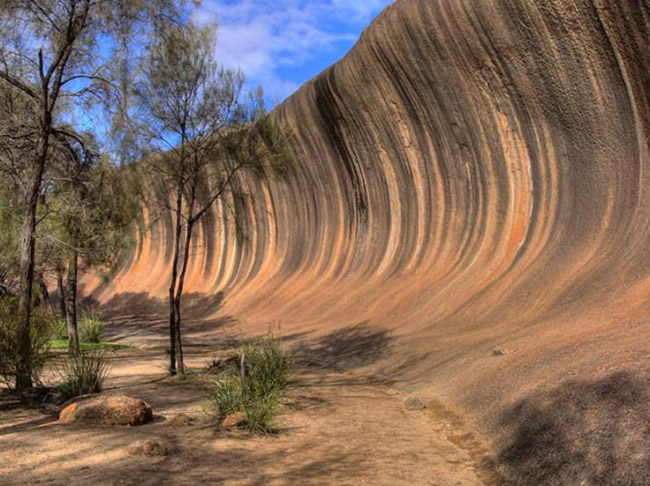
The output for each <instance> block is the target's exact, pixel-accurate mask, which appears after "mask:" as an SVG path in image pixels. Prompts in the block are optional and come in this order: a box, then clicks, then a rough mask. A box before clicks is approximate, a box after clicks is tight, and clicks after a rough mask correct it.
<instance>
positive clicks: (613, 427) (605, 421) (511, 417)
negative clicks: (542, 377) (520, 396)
mask: <svg viewBox="0 0 650 486" xmlns="http://www.w3.org/2000/svg"><path fill="white" fill-rule="evenodd" d="M500 426H501V427H502V428H503V432H502V433H503V437H504V439H503V440H502V441H501V443H500V446H499V448H498V449H499V451H498V460H499V462H500V463H501V464H502V465H503V466H504V467H505V469H506V471H507V473H508V476H509V477H510V478H511V479H512V482H513V483H514V484H535V485H539V486H551V485H553V486H557V485H572V484H575V485H586V486H613V485H616V486H644V485H645V486H647V485H650V381H649V380H648V378H647V377H646V378H641V377H639V376H636V375H634V374H633V373H631V372H627V371H623V372H617V373H614V374H612V375H609V376H607V377H604V378H602V379H599V380H595V381H571V382H567V383H564V384H562V385H561V386H559V387H557V388H555V389H552V390H550V391H546V392H542V393H537V394H534V395H533V396H531V397H530V398H526V399H524V400H522V401H520V402H518V403H517V404H515V405H514V406H513V407H511V408H509V409H508V410H506V412H505V413H504V414H503V415H502V417H501V419H500Z"/></svg>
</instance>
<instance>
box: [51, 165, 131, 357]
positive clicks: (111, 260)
mask: <svg viewBox="0 0 650 486" xmlns="http://www.w3.org/2000/svg"><path fill="white" fill-rule="evenodd" d="M132 173H133V171H132V170H131V168H130V167H118V166H115V165H112V164H111V163H110V162H109V160H108V159H107V158H106V157H101V156H98V157H93V158H90V159H87V160H85V161H82V159H80V158H78V157H75V158H72V159H71V161H70V163H68V164H63V163H62V164H59V170H58V172H57V174H56V175H54V176H53V177H52V195H51V197H49V198H48V199H47V201H46V202H45V203H44V204H43V205H44V212H46V213H47V214H48V216H47V218H46V219H45V220H44V222H43V228H39V231H38V239H39V240H41V241H43V244H42V245H41V246H45V247H50V248H52V250H51V252H50V257H49V261H50V262H51V265H50V268H49V271H50V272H52V271H55V272H56V274H57V279H59V278H60V279H61V280H62V275H61V273H62V272H61V269H62V268H63V267H67V278H66V286H65V291H64V292H62V300H63V301H64V307H65V318H66V321H67V324H68V326H67V327H68V341H69V351H70V353H71V354H79V351H80V349H79V334H78V327H77V280H78V273H79V270H80V269H83V268H86V267H91V266H94V267H109V268H110V267H112V266H113V265H114V264H115V263H116V261H117V258H119V257H120V255H121V254H122V250H123V248H124V246H125V243H126V242H127V240H128V239H129V238H130V237H131V235H132V234H133V231H132V230H133V227H132V225H133V222H134V221H135V220H136V218H137V216H138V214H139V212H140V207H141V206H140V204H141V200H140V197H139V192H140V191H139V190H138V188H137V187H136V184H134V180H133V177H132ZM59 286H60V288H61V290H62V289H63V283H62V282H61V283H60V284H59Z"/></svg>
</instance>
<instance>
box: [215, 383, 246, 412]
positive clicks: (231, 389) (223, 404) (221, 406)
mask: <svg viewBox="0 0 650 486" xmlns="http://www.w3.org/2000/svg"><path fill="white" fill-rule="evenodd" d="M210 398H211V401H212V406H213V415H214V416H215V418H217V419H219V420H223V419H224V418H226V417H227V416H228V415H231V414H233V413H235V412H240V411H242V410H243V408H244V402H245V400H244V394H243V390H242V386H241V380H240V379H239V378H238V377H237V375H236V374H231V375H227V376H224V377H223V378H221V379H220V380H219V381H217V385H216V387H215V388H214V390H213V391H212V393H211V396H210Z"/></svg>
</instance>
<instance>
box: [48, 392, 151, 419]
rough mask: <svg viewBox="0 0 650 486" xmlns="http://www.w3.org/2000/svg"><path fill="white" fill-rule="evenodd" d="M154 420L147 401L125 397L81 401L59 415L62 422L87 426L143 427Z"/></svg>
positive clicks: (117, 396)
mask: <svg viewBox="0 0 650 486" xmlns="http://www.w3.org/2000/svg"><path fill="white" fill-rule="evenodd" d="M152 419H153V412H152V411H151V407H150V406H149V405H148V404H147V403H146V402H145V401H143V400H140V399H138V398H131V397H127V396H125V395H99V396H93V397H89V398H85V399H81V400H78V401H75V402H73V403H71V404H70V405H68V406H66V407H65V408H64V409H63V410H61V412H60V413H59V421H60V422H63V423H73V422H78V423H83V424H87V425H143V424H146V423H148V422H151V420H152Z"/></svg>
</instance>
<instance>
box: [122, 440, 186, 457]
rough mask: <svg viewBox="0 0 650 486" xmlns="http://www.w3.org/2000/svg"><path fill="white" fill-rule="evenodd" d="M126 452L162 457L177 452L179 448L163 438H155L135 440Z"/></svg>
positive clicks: (134, 454)
mask: <svg viewBox="0 0 650 486" xmlns="http://www.w3.org/2000/svg"><path fill="white" fill-rule="evenodd" d="M126 452H128V453H129V454H131V455H132V456H147V457H161V456H169V455H171V454H175V453H176V452H178V450H177V449H176V447H175V446H174V445H173V444H171V443H169V442H167V441H165V440H163V439H159V438H153V439H146V440H140V441H138V442H134V443H133V444H131V445H130V446H129V447H127V448H126Z"/></svg>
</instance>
